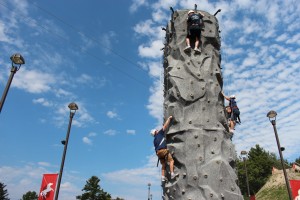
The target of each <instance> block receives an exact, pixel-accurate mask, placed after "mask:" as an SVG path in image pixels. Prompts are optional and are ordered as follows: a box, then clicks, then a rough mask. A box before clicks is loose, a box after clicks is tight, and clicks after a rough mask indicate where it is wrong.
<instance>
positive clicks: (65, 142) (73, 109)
mask: <svg viewBox="0 0 300 200" xmlns="http://www.w3.org/2000/svg"><path fill="white" fill-rule="evenodd" d="M68 107H69V108H70V120H69V126H68V132H67V136H66V140H63V141H62V144H63V145H64V152H63V156H62V160H61V165H60V171H59V176H58V182H57V187H56V193H55V200H57V199H58V194H59V188H60V182H61V177H62V173H63V169H64V164H65V158H66V153H67V148H68V141H69V136H70V130H71V124H72V119H73V117H74V115H75V113H76V110H78V106H77V104H76V103H70V104H69V105H68Z"/></svg>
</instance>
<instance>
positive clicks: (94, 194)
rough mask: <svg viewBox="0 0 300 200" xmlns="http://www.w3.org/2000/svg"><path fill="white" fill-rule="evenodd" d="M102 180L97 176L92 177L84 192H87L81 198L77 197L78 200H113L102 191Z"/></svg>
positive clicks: (87, 182)
mask: <svg viewBox="0 0 300 200" xmlns="http://www.w3.org/2000/svg"><path fill="white" fill-rule="evenodd" d="M99 182H100V179H99V178H98V177H97V176H92V177H91V178H90V179H89V180H87V181H86V184H85V186H84V188H83V189H82V191H85V193H83V194H82V195H80V196H77V197H76V199H80V200H111V196H110V194H109V193H107V192H105V191H104V190H103V189H101V187H100V185H99Z"/></svg>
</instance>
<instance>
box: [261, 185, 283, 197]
mask: <svg viewBox="0 0 300 200" xmlns="http://www.w3.org/2000/svg"><path fill="white" fill-rule="evenodd" d="M256 200H289V195H288V192H287V189H286V187H285V186H282V185H280V186H277V187H272V188H267V189H265V190H263V191H261V192H260V193H258V194H257V196H256Z"/></svg>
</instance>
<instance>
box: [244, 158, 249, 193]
mask: <svg viewBox="0 0 300 200" xmlns="http://www.w3.org/2000/svg"><path fill="white" fill-rule="evenodd" d="M243 159H244V167H245V171H246V184H247V191H248V197H249V198H250V188H249V181H248V171H247V165H246V158H245V157H244V158H243Z"/></svg>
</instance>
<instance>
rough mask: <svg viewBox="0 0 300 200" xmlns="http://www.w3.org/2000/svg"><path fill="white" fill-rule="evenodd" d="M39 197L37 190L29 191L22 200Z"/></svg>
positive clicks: (35, 199) (33, 199)
mask: <svg viewBox="0 0 300 200" xmlns="http://www.w3.org/2000/svg"><path fill="white" fill-rule="evenodd" d="M38 198H39V197H38V195H37V193H36V192H34V191H32V192H31V191H28V192H27V193H26V194H24V195H23V197H22V199H21V200H37V199H38Z"/></svg>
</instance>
